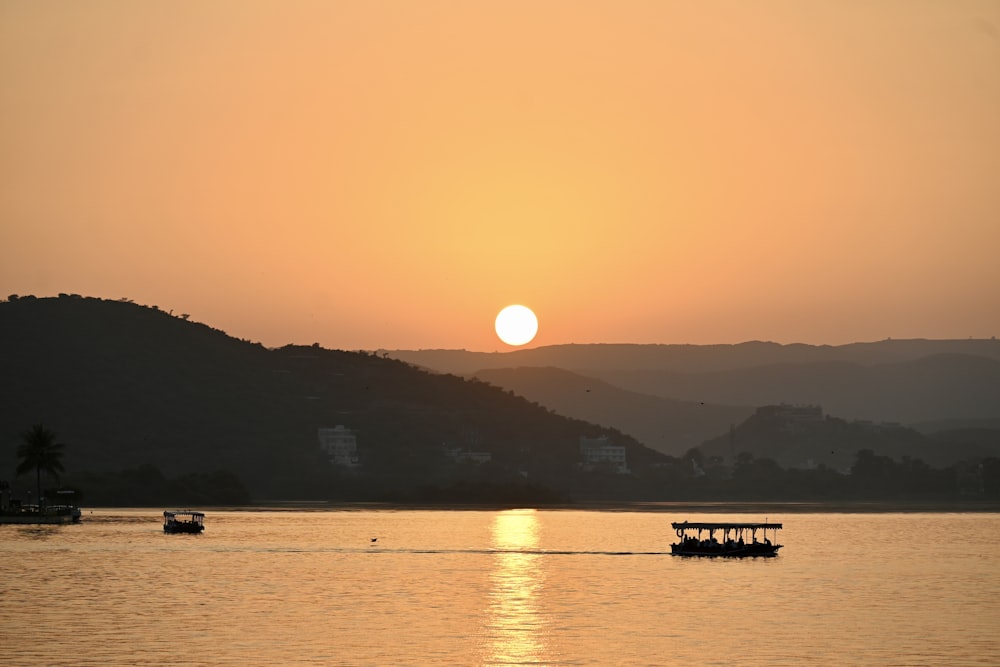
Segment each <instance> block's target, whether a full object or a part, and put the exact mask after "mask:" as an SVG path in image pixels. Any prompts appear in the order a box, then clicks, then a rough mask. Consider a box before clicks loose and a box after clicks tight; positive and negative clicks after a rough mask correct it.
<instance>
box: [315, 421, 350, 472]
mask: <svg viewBox="0 0 1000 667" xmlns="http://www.w3.org/2000/svg"><path fill="white" fill-rule="evenodd" d="M318 435H319V447H320V449H322V450H323V451H324V452H326V455H327V456H329V457H330V463H332V464H333V465H337V466H342V467H345V468H357V467H358V466H359V465H360V463H359V462H358V439H357V437H356V436H355V435H354V432H353V431H351V429H349V428H347V427H346V426H343V425H339V424H338V425H337V426H335V427H334V428H321V429H319V432H318Z"/></svg>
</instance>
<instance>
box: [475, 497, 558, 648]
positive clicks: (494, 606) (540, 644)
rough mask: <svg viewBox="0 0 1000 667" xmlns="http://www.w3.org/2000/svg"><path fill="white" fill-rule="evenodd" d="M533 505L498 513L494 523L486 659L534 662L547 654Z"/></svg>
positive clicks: (535, 518) (537, 536) (537, 530)
mask: <svg viewBox="0 0 1000 667" xmlns="http://www.w3.org/2000/svg"><path fill="white" fill-rule="evenodd" d="M539 529H540V526H539V523H538V516H537V515H536V513H535V511H534V510H510V511H507V512H501V513H499V514H497V516H496V518H495V520H494V521H493V526H492V529H491V530H492V546H493V548H494V549H495V550H496V552H497V553H496V554H495V555H494V567H493V571H492V573H491V574H490V584H491V588H490V595H489V608H488V611H487V615H488V618H487V623H486V639H487V646H486V656H485V660H484V662H485V664H500V665H509V664H535V663H538V662H539V661H540V660H542V658H543V657H544V656H545V631H544V621H543V619H542V615H541V614H540V613H539V610H538V598H539V595H540V594H541V589H542V587H543V585H544V572H543V571H542V568H541V556H539V555H537V554H533V553H530V551H532V550H534V549H537V548H538V544H539V532H540V530H539Z"/></svg>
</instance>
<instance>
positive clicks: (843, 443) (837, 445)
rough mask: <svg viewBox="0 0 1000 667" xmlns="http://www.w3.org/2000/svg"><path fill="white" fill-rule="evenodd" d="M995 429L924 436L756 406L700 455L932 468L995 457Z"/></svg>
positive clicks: (894, 426)
mask: <svg viewBox="0 0 1000 667" xmlns="http://www.w3.org/2000/svg"><path fill="white" fill-rule="evenodd" d="M997 435H1000V432H998V431H992V432H990V431H987V430H979V431H975V432H973V433H967V432H964V431H961V432H949V433H941V434H935V436H934V437H931V436H927V435H924V434H922V433H919V432H917V431H915V430H913V429H910V428H906V427H904V426H902V425H900V424H898V423H876V422H870V421H847V420H844V419H840V418H838V417H834V416H830V415H823V414H822V413H821V412H820V411H819V409H818V408H812V409H810V408H797V407H792V406H787V405H785V406H782V405H772V406H764V407H761V408H759V409H758V410H757V411H756V412H755V413H754V414H753V415H751V416H750V417H749V418H748V419H746V420H745V421H743V422H741V423H740V424H738V425H736V426H735V427H733V428H732V429H731V430H730V432H729V433H727V434H725V435H720V436H718V437H715V438H712V439H710V440H708V441H706V442H705V443H704V444H702V445H701V446H700V448H699V449H700V451H701V452H702V453H703V454H704V456H705V457H716V458H717V459H721V460H724V461H727V462H728V463H729V464H732V463H734V462H735V461H736V460H738V459H739V457H740V455H742V454H750V455H752V456H753V457H755V458H758V459H761V458H763V459H770V460H772V461H774V462H775V463H777V464H778V465H780V466H782V467H785V468H813V467H816V466H825V467H827V468H830V469H832V470H840V471H845V472H846V471H848V470H850V468H851V466H852V465H854V464H855V462H856V457H857V453H858V451H859V450H870V451H872V452H874V453H876V454H878V455H879V456H884V457H889V458H891V459H894V460H906V459H913V460H920V461H922V462H924V463H926V464H927V465H930V466H933V467H939V468H943V467H948V466H951V465H954V464H956V463H958V462H960V461H965V460H980V459H983V458H988V457H997V456H1000V438H998V437H997Z"/></svg>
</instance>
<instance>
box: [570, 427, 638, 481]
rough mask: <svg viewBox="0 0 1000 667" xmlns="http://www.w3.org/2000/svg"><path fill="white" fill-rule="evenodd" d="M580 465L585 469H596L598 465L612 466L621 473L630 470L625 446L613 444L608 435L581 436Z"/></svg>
mask: <svg viewBox="0 0 1000 667" xmlns="http://www.w3.org/2000/svg"><path fill="white" fill-rule="evenodd" d="M580 459H581V461H580V466H581V467H582V468H583V469H584V470H594V469H595V468H597V467H598V466H610V467H611V469H612V470H613V471H614V472H616V473H618V474H619V475H626V474H628V472H629V469H628V461H627V460H626V458H625V447H624V446H623V445H613V444H611V441H610V440H608V436H606V435H602V436H600V437H598V438H587V437H581V438H580Z"/></svg>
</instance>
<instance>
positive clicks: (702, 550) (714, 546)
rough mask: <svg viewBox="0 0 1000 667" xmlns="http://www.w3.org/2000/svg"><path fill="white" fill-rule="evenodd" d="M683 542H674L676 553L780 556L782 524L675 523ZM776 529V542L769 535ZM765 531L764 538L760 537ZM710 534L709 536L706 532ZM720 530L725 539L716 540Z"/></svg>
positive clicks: (673, 551)
mask: <svg viewBox="0 0 1000 667" xmlns="http://www.w3.org/2000/svg"><path fill="white" fill-rule="evenodd" d="M670 525H671V526H672V527H673V529H674V530H675V531H676V532H677V537H679V538H680V542H677V543H676V544H671V545H670V553H671V554H672V555H674V556H709V557H722V558H747V557H756V556H763V557H772V556H777V555H778V549H780V548H781V547H782V546H783V545H781V544H777V540H778V531H779V530H781V524H780V523H767V522H764V523H704V522H700V523H688V522H687V521H685V522H683V523H676V522H674V523H671V524H670ZM769 530H770V531H773V532H772V536H773V537H774V542H773V543H772V542H771V540H770V539H769V538H768V536H767V531H769ZM757 531H761V538H762V541H758V540H757ZM706 533H707V535H706ZM716 533H720V535H721V537H722V541H719V540H718V539H716Z"/></svg>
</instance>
